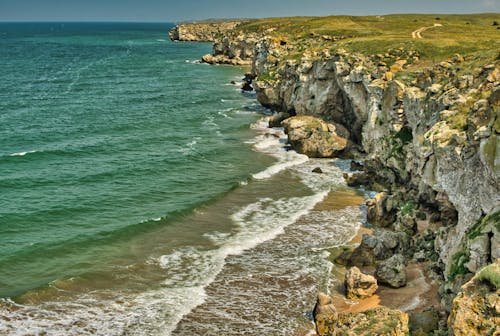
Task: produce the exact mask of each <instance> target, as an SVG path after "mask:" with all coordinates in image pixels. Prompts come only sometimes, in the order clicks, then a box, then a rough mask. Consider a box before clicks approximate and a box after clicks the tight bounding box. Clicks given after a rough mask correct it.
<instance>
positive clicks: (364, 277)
mask: <svg viewBox="0 0 500 336" xmlns="http://www.w3.org/2000/svg"><path fill="white" fill-rule="evenodd" d="M344 285H345V289H346V296H347V298H348V299H364V298H367V297H370V296H372V295H373V294H374V293H375V291H376V290H377V288H378V285H377V279H375V278H374V277H373V276H371V275H368V274H363V273H361V271H360V270H359V268H357V267H352V268H351V269H349V270H348V271H347V273H346V275H345V280H344Z"/></svg>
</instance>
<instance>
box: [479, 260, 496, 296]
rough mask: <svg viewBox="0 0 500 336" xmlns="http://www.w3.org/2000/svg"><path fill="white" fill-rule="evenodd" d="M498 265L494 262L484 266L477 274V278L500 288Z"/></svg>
mask: <svg viewBox="0 0 500 336" xmlns="http://www.w3.org/2000/svg"><path fill="white" fill-rule="evenodd" d="M499 269H500V267H499V266H498V265H496V264H493V265H489V266H486V267H485V268H483V269H482V270H481V271H480V272H479V273H478V275H477V279H478V280H480V281H483V282H486V283H489V284H491V285H492V286H493V287H495V289H496V290H498V289H500V272H499Z"/></svg>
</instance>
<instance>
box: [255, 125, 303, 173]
mask: <svg viewBox="0 0 500 336" xmlns="http://www.w3.org/2000/svg"><path fill="white" fill-rule="evenodd" d="M251 127H252V128H253V129H254V130H256V131H257V132H259V135H258V136H257V137H256V138H255V139H254V140H252V143H253V148H254V149H255V150H257V151H259V152H263V153H266V154H268V155H271V156H273V157H275V158H276V159H278V162H277V163H275V164H274V165H272V166H270V167H268V168H266V169H265V170H264V171H261V172H259V173H256V174H253V178H255V179H257V180H263V179H268V178H270V177H272V176H273V175H275V174H277V173H279V172H282V171H284V170H286V169H288V168H290V167H293V166H296V165H300V164H303V163H305V162H307V161H308V160H309V158H308V157H307V156H306V155H303V154H299V153H297V152H295V151H294V150H288V149H287V148H286V147H285V144H286V139H287V137H286V135H285V133H284V132H283V130H282V129H279V128H268V118H263V119H262V120H260V121H258V122H256V123H255V124H253V125H252V126H251Z"/></svg>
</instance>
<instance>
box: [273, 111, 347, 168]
mask: <svg viewBox="0 0 500 336" xmlns="http://www.w3.org/2000/svg"><path fill="white" fill-rule="evenodd" d="M282 125H283V126H284V128H285V132H286V134H288V141H289V142H290V144H291V145H292V146H293V148H294V149H295V150H296V151H297V152H298V153H301V154H305V155H307V156H309V157H319V158H322V157H323V158H326V157H334V156H335V155H336V154H337V153H339V152H341V151H342V150H344V149H345V148H346V146H347V137H348V134H345V133H347V132H346V131H345V130H344V128H343V127H341V126H338V125H334V124H329V123H326V122H324V121H323V120H321V119H318V118H315V117H311V116H295V117H291V118H288V119H286V120H284V121H283V122H282ZM339 133H343V134H342V135H340V134H339Z"/></svg>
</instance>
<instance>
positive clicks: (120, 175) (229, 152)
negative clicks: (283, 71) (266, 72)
mask: <svg viewBox="0 0 500 336" xmlns="http://www.w3.org/2000/svg"><path fill="white" fill-rule="evenodd" d="M168 28H169V26H168V25H159V24H158V25H150V24H149V25H134V26H127V25H117V24H109V25H105V24H100V25H95V24H94V25H90V24H36V25H28V24H18V25H15V24H2V25H0V34H1V37H2V38H1V39H0V59H1V63H2V68H3V69H2V72H3V75H2V81H0V92H1V97H0V111H1V114H0V125H1V126H0V193H1V198H2V206H1V207H0V256H1V257H0V296H12V295H17V294H20V293H22V292H23V291H25V290H28V289H32V288H34V287H37V286H39V285H43V284H46V283H48V282H50V281H52V280H54V279H57V278H60V277H64V276H70V275H71V276H74V275H78V274H80V273H81V272H85V271H88V270H89V269H91V268H93V267H94V265H93V261H94V260H95V259H105V258H107V254H109V253H112V252H113V251H109V249H110V247H109V245H110V244H111V245H112V244H113V243H115V242H117V241H119V242H123V241H124V240H126V239H128V238H129V237H130V236H131V235H137V234H138V233H141V232H145V231H148V230H150V229H151V227H154V226H157V225H168V224H166V220H167V219H168V217H169V215H170V214H172V213H174V212H176V211H180V210H186V209H192V208H193V207H194V206H196V205H198V204H200V203H203V202H207V201H209V200H211V199H213V198H214V197H217V196H218V195H220V194H221V193H224V192H227V191H228V190H230V189H231V188H233V187H234V186H235V185H237V184H238V183H239V182H240V181H242V180H244V179H246V178H247V176H248V175H249V173H251V172H254V171H256V170H258V169H259V168H261V167H262V166H263V165H262V163H259V156H258V155H256V154H255V153H252V152H251V151H250V150H249V148H245V147H243V146H241V139H242V138H245V137H248V136H250V134H249V131H248V124H249V123H250V122H251V121H254V120H255V119H256V116H255V114H252V113H245V111H244V110H243V111H241V110H242V107H243V106H245V105H248V104H250V103H251V101H250V99H249V98H246V97H245V96H242V95H241V94H240V93H239V92H238V91H237V88H235V87H234V86H231V85H227V84H228V82H229V81H230V80H232V79H234V78H233V77H239V76H240V75H241V73H242V70H241V69H238V68H229V67H224V68H222V67H221V68H217V69H216V68H214V67H209V66H204V65H200V64H194V63H193V62H187V61H192V60H196V59H198V58H199V56H200V55H202V54H205V53H208V52H209V51H210V48H211V46H210V45H209V44H178V43H175V44H174V43H172V42H170V41H166V40H167V32H168ZM156 218H163V220H161V221H159V222H155V221H150V220H151V219H156Z"/></svg>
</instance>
